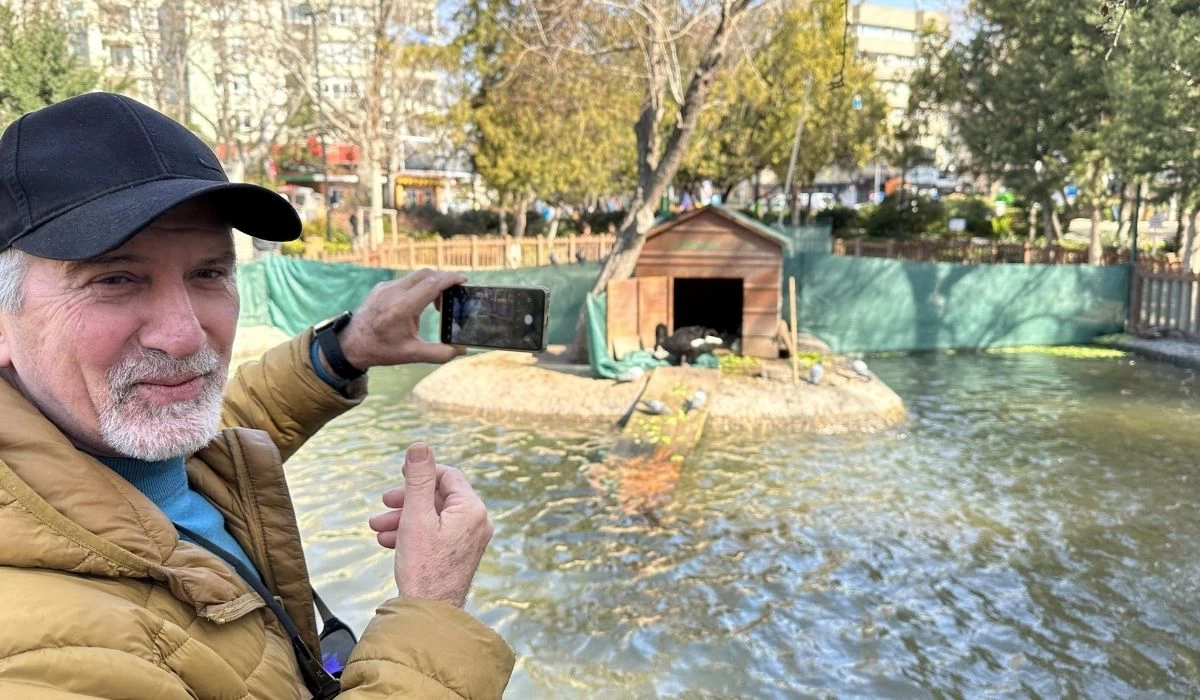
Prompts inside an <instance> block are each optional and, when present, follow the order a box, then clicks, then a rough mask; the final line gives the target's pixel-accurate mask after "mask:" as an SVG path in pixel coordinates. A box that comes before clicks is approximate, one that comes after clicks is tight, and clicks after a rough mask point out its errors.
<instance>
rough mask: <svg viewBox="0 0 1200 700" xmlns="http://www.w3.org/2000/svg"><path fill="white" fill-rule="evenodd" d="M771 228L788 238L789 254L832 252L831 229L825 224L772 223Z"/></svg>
mask: <svg viewBox="0 0 1200 700" xmlns="http://www.w3.org/2000/svg"><path fill="white" fill-rule="evenodd" d="M771 228H773V229H775V230H776V231H777V232H779V233H780V234H781V235H782V236H783V237H784V238H786V239H787V240H788V251H789V252H790V254H791V255H793V256H795V255H799V254H801V253H832V252H833V229H832V227H830V226H828V225H826V226H785V225H782V224H772V225H771Z"/></svg>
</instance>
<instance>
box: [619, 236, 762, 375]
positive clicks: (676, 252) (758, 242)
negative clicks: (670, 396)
mask: <svg viewBox="0 0 1200 700" xmlns="http://www.w3.org/2000/svg"><path fill="white" fill-rule="evenodd" d="M634 275H635V276H637V277H673V278H680V277H682V278H699V279H730V278H741V279H742V280H743V287H742V296H743V299H742V303H743V309H742V351H743V353H745V354H747V355H755V356H759V357H776V356H777V355H778V347H779V346H778V343H777V342H776V339H775V336H776V333H777V331H778V330H779V319H780V313H781V312H782V309H783V305H782V304H783V293H782V288H783V250H782V248H781V247H780V246H779V245H778V244H776V243H774V242H772V241H769V240H766V239H764V238H763V237H762V236H759V235H757V234H755V233H752V232H750V231H747V230H745V229H743V228H741V227H740V226H738V225H736V224H735V223H733V222H732V221H729V220H728V219H725V218H724V217H721V216H718V215H716V214H707V215H701V216H697V217H695V218H693V219H690V220H688V221H685V222H683V223H681V224H679V226H677V227H675V228H673V229H670V230H668V231H664V232H662V233H660V234H658V235H656V236H654V237H653V238H650V239H649V240H647V241H646V245H645V247H644V248H643V249H642V254H641V256H640V257H639V259H638V263H637V267H636V268H635V270H634ZM672 306H673V304H672ZM673 321H674V319H672V323H671V324H670V326H671V329H672V330H674V322H673Z"/></svg>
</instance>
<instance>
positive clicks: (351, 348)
mask: <svg viewBox="0 0 1200 700" xmlns="http://www.w3.org/2000/svg"><path fill="white" fill-rule="evenodd" d="M466 281H467V278H466V277H464V276H463V275H462V274H461V273H458V272H435V271H433V270H419V271H417V272H414V273H412V274H411V275H408V276H407V277H404V278H402V279H398V280H395V281H393V282H383V283H381V284H378V285H376V286H375V288H374V289H372V290H371V293H370V294H368V295H367V298H366V300H365V301H363V303H362V306H360V307H359V308H358V311H355V312H354V316H353V318H351V319H350V324H349V325H348V326H346V328H345V330H343V331H342V332H341V334H340V337H339V341H340V343H341V346H342V352H343V353H344V354H345V355H346V360H347V361H348V362H349V363H350V364H351V365H354V366H355V367H357V368H359V369H361V370H367V369H370V368H371V367H384V366H388V365H404V364H411V363H417V362H432V363H436V364H441V363H444V362H449V361H450V360H453V359H454V358H456V357H458V356H459V355H462V354H464V353H465V352H466V351H465V350H463V349H461V348H456V347H453V346H450V345H446V344H443V343H429V342H425V341H423V340H421V313H422V312H424V311H425V309H426V308H427V307H428V306H429V305H430V304H433V305H434V306H435V307H438V308H440V305H441V298H442V292H444V291H445V290H447V289H449V288H450V287H453V286H455V285H460V284H462V283H464V282H466Z"/></svg>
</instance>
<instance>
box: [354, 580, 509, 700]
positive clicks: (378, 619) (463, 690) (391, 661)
mask: <svg viewBox="0 0 1200 700" xmlns="http://www.w3.org/2000/svg"><path fill="white" fill-rule="evenodd" d="M514 662H515V657H514V656H513V652H512V650H511V649H509V648H508V645H507V644H505V643H504V640H503V639H501V638H500V635H498V634H496V633H495V632H494V631H492V630H491V629H489V628H488V627H487V626H485V625H484V624H483V623H481V622H479V621H478V620H476V619H475V618H473V617H471V616H470V615H468V614H467V613H465V612H463V611H462V610H459V609H458V608H455V607H452V606H450V605H446V604H445V603H439V602H437V601H431V600H418V599H415V598H393V599H392V600H390V601H388V602H386V603H384V604H383V606H381V607H380V608H379V609H378V610H377V611H376V613H375V617H374V619H372V620H371V623H370V624H369V625H367V629H366V630H364V631H363V635H362V638H361V639H360V640H359V642H358V646H356V647H355V648H354V653H353V654H351V656H350V662H349V663H348V664H347V665H346V669H345V670H344V671H343V672H342V689H343V690H342V694H341V696H340V697H341V698H344V700H377V699H382V698H431V699H435V700H436V699H438V698H445V699H446V700H463V699H466V700H476V699H490V698H499V697H501V696H502V695H503V694H504V687H505V686H506V685H508V678H509V676H510V675H511V674H512V669H513V664H514Z"/></svg>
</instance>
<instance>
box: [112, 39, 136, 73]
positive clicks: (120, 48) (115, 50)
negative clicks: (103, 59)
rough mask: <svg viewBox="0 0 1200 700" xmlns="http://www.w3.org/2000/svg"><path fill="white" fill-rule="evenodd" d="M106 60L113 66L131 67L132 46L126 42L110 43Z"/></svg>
mask: <svg viewBox="0 0 1200 700" xmlns="http://www.w3.org/2000/svg"><path fill="white" fill-rule="evenodd" d="M108 62H109V64H111V65H112V67H114V68H132V67H133V47H132V46H129V45H127V44H110V45H109V47H108Z"/></svg>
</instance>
